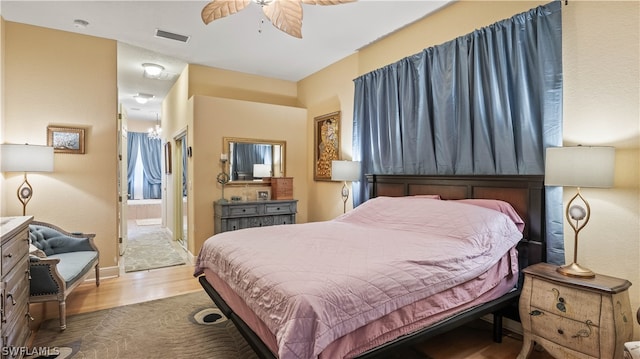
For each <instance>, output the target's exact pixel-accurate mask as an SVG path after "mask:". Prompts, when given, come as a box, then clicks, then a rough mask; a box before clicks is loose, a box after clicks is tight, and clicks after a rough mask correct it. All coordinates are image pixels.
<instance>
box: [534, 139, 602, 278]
mask: <svg viewBox="0 0 640 359" xmlns="http://www.w3.org/2000/svg"><path fill="white" fill-rule="evenodd" d="M614 165H615V148H613V147H589V146H577V147H553V148H547V150H546V158H545V179H544V183H545V185H546V186H565V187H577V193H576V194H575V195H574V196H573V197H572V198H571V200H569V203H567V209H566V212H565V216H566V218H567V221H568V222H569V225H570V226H571V228H573V231H574V233H575V235H574V251H573V262H572V263H570V264H567V265H563V266H561V267H558V269H557V271H558V272H559V273H561V274H563V275H567V276H573V277H583V278H592V277H594V276H595V274H594V273H593V272H592V271H591V270H589V269H587V268H585V267H583V266H581V265H579V264H578V233H580V231H581V230H582V229H583V228H584V227H585V226H586V225H587V223H588V222H589V219H590V218H591V206H589V202H587V200H586V199H585V198H584V197H583V196H582V194H580V187H600V188H609V187H612V186H613V172H614ZM576 201H577V202H576ZM579 202H582V203H583V204H584V206H582V205H580V204H579ZM581 221H582V222H581Z"/></svg>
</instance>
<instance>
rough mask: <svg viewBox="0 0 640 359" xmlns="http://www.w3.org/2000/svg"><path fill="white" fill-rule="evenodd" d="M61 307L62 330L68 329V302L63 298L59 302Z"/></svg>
mask: <svg viewBox="0 0 640 359" xmlns="http://www.w3.org/2000/svg"><path fill="white" fill-rule="evenodd" d="M59 308H60V331H63V330H65V329H67V302H66V301H65V300H64V299H63V300H61V301H60V304H59Z"/></svg>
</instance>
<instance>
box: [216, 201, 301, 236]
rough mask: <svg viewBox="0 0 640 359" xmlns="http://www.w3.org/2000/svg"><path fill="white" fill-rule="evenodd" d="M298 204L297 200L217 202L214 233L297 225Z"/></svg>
mask: <svg viewBox="0 0 640 359" xmlns="http://www.w3.org/2000/svg"><path fill="white" fill-rule="evenodd" d="M297 204H298V201H297V200H267V201H251V202H234V201H227V202H221V201H216V202H214V205H213V213H214V214H213V217H214V233H221V232H227V231H235V230H238V229H243V228H252V227H264V226H273V225H278V224H295V223H296V212H297Z"/></svg>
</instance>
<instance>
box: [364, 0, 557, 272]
mask: <svg viewBox="0 0 640 359" xmlns="http://www.w3.org/2000/svg"><path fill="white" fill-rule="evenodd" d="M354 83H355V99H354V120H353V146H354V147H353V159H354V160H358V161H361V162H362V169H363V170H362V174H363V177H362V178H361V181H360V182H355V183H354V189H353V191H354V205H358V204H360V203H362V202H363V201H364V200H366V188H365V186H364V185H363V184H364V174H366V173H377V174H439V175H455V174H523V175H525V174H542V173H544V149H545V148H546V147H550V146H554V147H555V146H560V145H561V144H562V17H561V4H560V2H557V1H556V2H552V3H550V4H547V5H545V6H540V7H538V8H535V9H532V10H530V11H528V12H525V13H522V14H518V15H515V16H513V17H512V18H510V19H507V20H503V21H500V22H498V23H495V24H493V25H491V26H488V27H486V28H483V29H480V30H477V31H474V32H473V33H471V34H468V35H465V36H462V37H459V38H457V39H454V40H452V41H449V42H447V43H444V44H442V45H438V46H434V47H431V48H428V49H425V50H423V51H422V52H420V53H418V54H415V55H413V56H409V57H406V58H404V59H402V60H400V61H398V62H396V63H393V64H390V65H388V66H386V67H383V68H381V69H378V70H375V71H373V72H370V73H368V74H365V75H363V76H361V77H359V78H357V79H355V80H354ZM546 200H547V204H548V206H547V218H548V221H547V241H548V247H547V261H548V262H551V263H563V262H564V244H563V243H564V240H563V235H562V210H561V209H562V193H561V191H558V189H557V188H554V189H549V190H548V191H547V197H546ZM558 203H559V206H558ZM558 208H559V209H560V211H557V209H558Z"/></svg>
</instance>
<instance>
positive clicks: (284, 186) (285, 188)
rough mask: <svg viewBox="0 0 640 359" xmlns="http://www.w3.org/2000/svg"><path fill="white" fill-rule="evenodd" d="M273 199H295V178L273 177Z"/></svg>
mask: <svg viewBox="0 0 640 359" xmlns="http://www.w3.org/2000/svg"><path fill="white" fill-rule="evenodd" d="M271 199H293V177H271Z"/></svg>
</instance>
